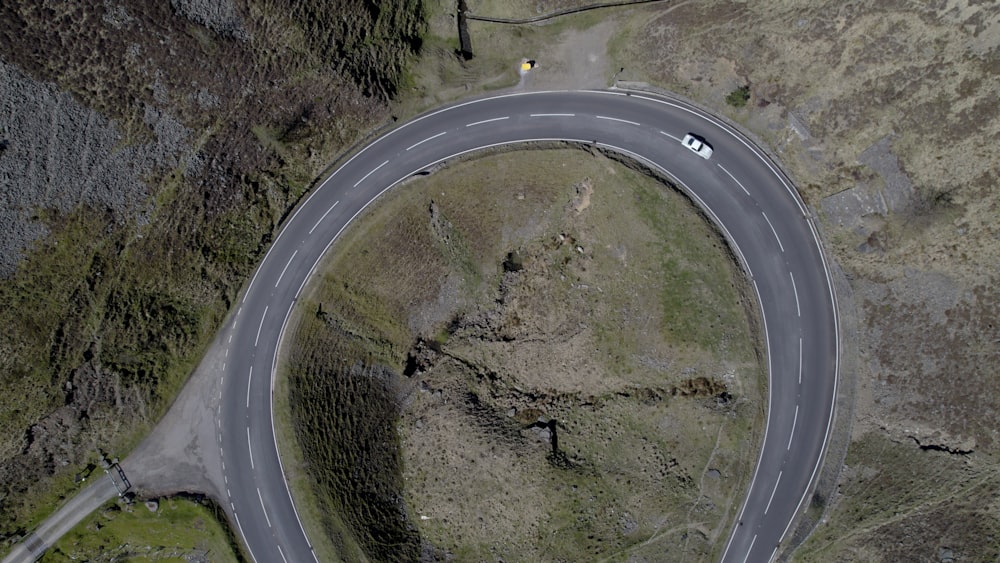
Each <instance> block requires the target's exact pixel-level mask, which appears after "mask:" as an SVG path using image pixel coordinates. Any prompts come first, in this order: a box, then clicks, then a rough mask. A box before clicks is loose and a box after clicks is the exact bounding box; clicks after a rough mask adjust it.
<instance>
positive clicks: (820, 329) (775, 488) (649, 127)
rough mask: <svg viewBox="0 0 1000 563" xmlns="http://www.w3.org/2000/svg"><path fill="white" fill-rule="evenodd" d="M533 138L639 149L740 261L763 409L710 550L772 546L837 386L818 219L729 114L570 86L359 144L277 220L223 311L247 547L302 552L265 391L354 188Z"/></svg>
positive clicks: (361, 193) (225, 409)
mask: <svg viewBox="0 0 1000 563" xmlns="http://www.w3.org/2000/svg"><path fill="white" fill-rule="evenodd" d="M688 132H695V133H697V134H700V135H702V136H704V137H705V138H706V139H707V140H708V142H709V143H710V144H712V145H713V146H714V148H715V154H714V155H713V156H712V158H711V160H703V159H701V158H699V157H698V156H696V155H695V154H693V153H691V152H690V151H688V150H687V149H685V148H684V147H682V146H681V145H680V143H679V142H678V139H679V138H680V137H682V136H683V135H684V134H685V133H688ZM541 139H562V140H578V141H584V142H596V143H598V144H599V145H600V146H602V147H606V148H610V149H614V150H618V151H620V152H622V153H625V154H630V155H633V156H639V155H641V158H642V159H644V160H646V161H647V162H648V163H650V164H651V165H652V166H655V167H657V168H659V169H661V170H663V171H664V172H666V173H668V174H669V175H670V176H672V177H673V178H675V179H676V180H677V181H678V182H679V183H680V184H681V185H683V186H684V188H685V189H686V190H687V191H688V193H689V195H690V196H691V197H692V198H693V199H694V200H695V201H696V202H697V203H698V204H699V205H701V206H702V207H703V208H704V209H705V210H706V212H707V213H708V214H709V215H710V216H711V217H712V218H713V219H714V220H715V221H716V222H717V223H718V224H719V225H720V226H721V228H722V229H723V231H724V232H725V233H726V236H727V238H728V239H729V242H730V244H731V245H732V246H733V248H734V249H735V251H736V253H737V254H738V255H739V257H740V259H741V261H742V262H743V267H744V268H745V269H746V270H747V272H748V273H749V275H750V276H751V279H752V280H753V285H754V288H755V289H756V291H757V294H758V298H759V303H760V306H761V309H762V313H763V318H764V325H765V327H764V328H765V333H766V340H767V358H768V370H769V376H770V385H769V399H768V418H767V426H766V430H765V432H764V444H763V447H762V449H761V453H760V458H759V460H758V463H757V468H756V470H755V472H754V476H753V479H752V482H751V484H750V489H749V491H748V493H747V496H746V499H745V501H744V505H743V506H742V508H741V511H740V513H739V516H738V517H737V519H736V521H735V522H734V528H733V530H734V531H733V534H732V536H730V538H729V541H728V543H727V545H726V548H725V552H724V554H723V560H724V561H746V560H749V561H765V560H768V559H770V558H772V557H773V556H774V554H775V552H776V549H777V546H778V544H779V542H780V541H781V539H782V538H783V536H784V534H785V533H786V532H787V530H788V528H789V527H790V524H791V521H792V519H793V518H794V517H795V516H796V514H798V512H799V510H800V509H801V508H802V507H803V503H804V501H805V498H806V495H807V494H808V492H809V491H810V490H811V486H812V482H813V479H814V477H815V475H816V471H817V468H818V467H819V464H820V461H821V459H822V456H823V452H824V449H825V447H826V439H827V436H828V433H829V428H830V423H831V420H832V416H833V403H834V396H835V394H836V387H837V377H838V373H837V372H838V355H839V349H838V338H837V330H838V327H837V316H836V306H835V301H834V295H833V291H832V288H831V287H832V286H831V282H830V280H829V276H828V273H827V267H826V263H825V261H824V258H823V255H822V251H821V249H820V245H819V241H818V238H817V235H816V230H815V228H814V226H813V224H812V222H811V221H810V219H809V218H808V216H807V211H806V209H805V207H804V205H803V204H802V202H801V200H800V199H799V197H798V195H797V194H796V192H795V190H794V188H793V187H792V186H791V184H790V182H789V181H788V180H787V179H786V178H785V177H784V176H783V175H782V174H781V173H780V172H779V171H778V170H777V167H776V166H775V165H774V164H772V163H771V162H770V161H769V160H768V159H767V158H766V157H765V156H764V155H763V154H762V153H761V152H760V151H759V150H757V149H756V148H755V147H754V146H753V145H751V144H750V143H748V142H747V141H745V140H744V138H743V137H742V136H740V135H739V134H737V133H736V132H735V131H733V130H732V129H731V128H729V127H728V126H726V125H724V124H722V123H720V122H718V121H716V120H714V119H713V118H711V117H710V116H708V115H704V114H702V113H701V112H699V111H698V110H696V109H694V108H692V107H688V106H686V105H684V104H682V103H678V102H675V101H667V100H663V99H659V98H655V97H652V96H647V95H640V94H637V93H625V92H622V91H574V92H537V93H522V94H510V95H503V96H497V97H492V98H486V99H481V100H475V101H470V102H465V103H460V104H457V105H453V106H450V107H447V108H445V109H442V110H439V111H436V112H433V113H429V114H426V115H424V116H422V117H419V118H417V119H415V120H413V121H411V122H409V123H407V124H405V125H402V126H400V127H398V128H396V129H395V130H393V131H392V132H390V133H388V134H386V135H384V136H382V137H381V138H379V139H377V140H376V141H374V142H373V143H371V144H370V145H368V146H367V147H366V148H364V149H363V150H362V151H360V152H359V153H357V154H356V155H355V156H354V157H353V158H351V159H350V160H349V161H347V162H346V163H345V164H344V165H343V166H341V167H340V168H339V169H338V170H337V171H335V172H334V173H333V174H332V175H331V176H330V177H329V178H327V179H326V181H324V182H323V183H322V184H321V185H320V186H319V187H318V188H316V189H314V190H313V192H312V193H311V195H310V196H309V198H308V199H307V200H306V201H305V202H304V203H303V204H302V205H300V206H299V207H298V208H297V210H296V211H295V213H294V215H292V217H291V218H290V219H289V220H288V221H287V222H286V224H285V226H284V227H283V229H282V231H281V233H280V235H279V236H278V238H277V239H276V240H275V242H274V244H273V245H272V246H271V248H270V250H269V251H268V253H267V255H266V256H265V257H264V260H263V261H262V263H261V265H260V267H259V268H258V270H257V272H256V273H255V274H254V277H253V279H252V281H251V282H250V285H249V287H248V288H247V291H246V292H245V295H244V298H243V300H242V301H241V302H240V304H239V309H238V312H237V313H236V315H235V316H234V317H233V321H232V326H231V327H230V331H229V349H228V350H227V352H226V354H227V360H228V362H227V364H226V367H225V369H224V374H223V375H222V385H221V387H222V389H223V396H222V402H221V407H220V413H219V418H218V425H217V428H218V441H219V445H220V450H221V453H222V458H223V471H224V475H225V482H226V495H227V496H228V498H227V499H224V500H225V501H226V504H227V505H228V509H229V510H230V511H231V513H232V517H233V518H234V521H235V522H236V523H237V527H238V529H239V532H240V535H241V536H242V537H243V539H244V540H245V541H246V544H247V545H248V546H249V549H250V551H251V552H252V554H253V557H254V558H255V559H256V560H257V561H268V562H272V561H292V562H306V561H312V560H314V559H315V555H314V553H313V552H312V548H311V546H310V544H309V541H308V539H307V538H306V536H305V533H304V532H303V530H302V527H301V523H300V522H299V521H298V516H297V515H296V512H295V508H294V505H293V503H292V501H291V498H290V495H289V493H288V489H287V486H286V484H285V480H284V476H283V471H282V467H281V462H280V460H279V458H278V455H277V451H276V445H275V437H274V430H273V423H272V418H273V413H272V410H271V409H272V406H271V395H272V381H273V378H272V376H273V372H274V367H275V358H276V350H277V347H278V345H279V343H280V342H281V337H282V332H283V330H284V326H285V323H286V321H287V319H288V316H289V314H290V313H291V310H292V307H293V306H294V305H295V301H296V297H297V296H298V294H299V292H300V291H301V289H302V287H303V285H304V284H305V282H306V280H307V279H308V278H309V276H310V274H311V273H312V271H313V269H314V268H315V265H316V263H317V262H318V260H319V259H320V257H321V256H322V255H323V254H324V252H325V251H326V250H327V249H328V248H329V246H330V245H331V244H332V242H333V240H334V239H335V238H336V237H337V235H338V234H339V233H340V232H341V231H342V230H343V229H344V228H345V226H346V225H347V224H348V223H349V222H350V220H351V219H353V218H354V217H356V216H357V215H358V214H359V213H360V212H361V210H363V209H364V207H365V206H366V205H368V203H370V202H371V201H372V200H373V199H374V198H375V197H376V196H378V195H379V194H380V193H382V192H384V191H385V190H386V189H388V188H389V187H392V186H394V185H395V184H397V183H399V182H400V181H402V180H404V179H406V178H408V177H410V176H412V175H413V174H415V173H419V172H420V171H422V170H425V169H426V168H427V167H428V166H431V165H432V164H434V163H436V162H440V161H442V160H445V159H448V158H451V157H454V156H456V155H459V154H462V153H466V152H470V151H473V150H477V149H481V148H484V147H489V146H495V145H499V144H505V143H515V142H522V141H528V140H541ZM668 171H669V172H668Z"/></svg>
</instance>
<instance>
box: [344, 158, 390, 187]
mask: <svg viewBox="0 0 1000 563" xmlns="http://www.w3.org/2000/svg"><path fill="white" fill-rule="evenodd" d="M386 164H389V161H388V160H387V161H385V162H383V163H382V164H379V165H378V166H376V167H375V168H372V171H371V172H369V173H367V174H365V175H364V177H362V178H361V179H360V180H358V182H357V184H354V186H352V187H355V188H356V187H358V184H360V183H361V182H364V181H365V180H367V179H368V177H369V176H371V175H372V174H374V173H375V171H377V170H378V169H379V168H382V167H383V166H385V165H386Z"/></svg>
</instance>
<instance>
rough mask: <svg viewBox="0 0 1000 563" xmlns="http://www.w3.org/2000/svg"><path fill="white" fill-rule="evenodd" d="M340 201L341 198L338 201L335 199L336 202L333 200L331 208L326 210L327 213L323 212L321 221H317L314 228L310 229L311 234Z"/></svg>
mask: <svg viewBox="0 0 1000 563" xmlns="http://www.w3.org/2000/svg"><path fill="white" fill-rule="evenodd" d="M338 203H340V201H339V200H338V201H335V202H333V205H331V206H330V209H327V210H326V213H324V214H323V216H322V217H320V218H319V221H316V224H315V225H313V228H311V229H309V234H310V235H311V234H313V231H315V230H316V227H318V226H319V224H320V223H322V222H323V219H326V216H327V215H329V214H330V212H331V211H333V208H334V207H337V204H338Z"/></svg>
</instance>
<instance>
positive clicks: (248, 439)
mask: <svg viewBox="0 0 1000 563" xmlns="http://www.w3.org/2000/svg"><path fill="white" fill-rule="evenodd" d="M247 450H249V451H250V469H253V468H254V467H253V445H252V444H250V426H249V425H248V426H247Z"/></svg>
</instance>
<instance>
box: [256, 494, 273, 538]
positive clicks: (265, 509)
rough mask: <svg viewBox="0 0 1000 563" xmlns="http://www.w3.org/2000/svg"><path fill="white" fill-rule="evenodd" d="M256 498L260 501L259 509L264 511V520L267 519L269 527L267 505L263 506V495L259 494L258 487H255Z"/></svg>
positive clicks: (269, 520)
mask: <svg viewBox="0 0 1000 563" xmlns="http://www.w3.org/2000/svg"><path fill="white" fill-rule="evenodd" d="M257 500H259V501H260V511H261V512H263V513H264V520H266V521H267V527H268V528H270V527H271V519H270V518H269V517H268V516H267V507H265V506H264V497H262V496H261V495H260V487H257Z"/></svg>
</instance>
